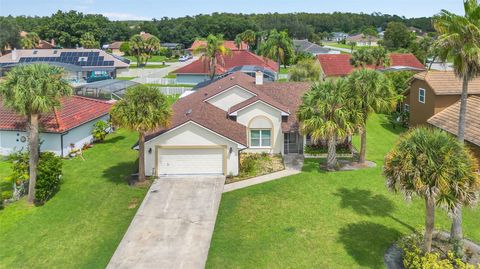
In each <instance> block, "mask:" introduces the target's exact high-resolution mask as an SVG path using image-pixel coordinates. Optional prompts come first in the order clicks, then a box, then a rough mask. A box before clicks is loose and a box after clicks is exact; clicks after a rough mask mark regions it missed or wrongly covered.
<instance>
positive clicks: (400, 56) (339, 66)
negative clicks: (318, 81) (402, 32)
mask: <svg viewBox="0 0 480 269" xmlns="http://www.w3.org/2000/svg"><path fill="white" fill-rule="evenodd" d="M351 58H352V55H351V54H336V55H331V54H320V55H318V56H317V59H318V61H319V62H320V66H321V67H322V77H323V78H328V77H345V76H348V75H349V74H350V73H352V72H353V71H354V70H356V69H358V68H355V67H354V66H353V65H352V64H351V63H350V59H351ZM389 60H390V65H389V66H387V67H384V66H382V67H377V69H379V70H384V71H396V70H406V71H423V70H425V67H424V66H423V64H422V63H421V62H420V61H419V60H418V59H417V57H415V55H413V54H411V53H391V54H389ZM367 68H371V69H374V68H376V67H375V66H367Z"/></svg>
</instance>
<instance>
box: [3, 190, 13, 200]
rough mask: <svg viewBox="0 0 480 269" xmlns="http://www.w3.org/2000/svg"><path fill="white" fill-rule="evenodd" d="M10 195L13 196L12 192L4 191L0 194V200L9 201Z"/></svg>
mask: <svg viewBox="0 0 480 269" xmlns="http://www.w3.org/2000/svg"><path fill="white" fill-rule="evenodd" d="M12 195H13V191H12V190H6V191H2V193H1V194H0V199H1V200H2V201H3V200H6V199H10V198H12Z"/></svg>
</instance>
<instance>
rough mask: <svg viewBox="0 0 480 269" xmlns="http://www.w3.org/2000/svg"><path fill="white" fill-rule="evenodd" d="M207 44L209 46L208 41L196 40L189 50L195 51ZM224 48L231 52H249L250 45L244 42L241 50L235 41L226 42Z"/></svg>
mask: <svg viewBox="0 0 480 269" xmlns="http://www.w3.org/2000/svg"><path fill="white" fill-rule="evenodd" d="M206 44H207V41H205V40H195V41H194V42H193V43H192V46H190V48H188V50H190V51H193V50H195V49H196V48H198V47H200V46H205V45H206ZM223 46H224V47H225V48H227V49H230V50H248V44H247V43H245V42H242V44H241V45H240V48H239V47H237V44H235V41H232V40H225V41H223Z"/></svg>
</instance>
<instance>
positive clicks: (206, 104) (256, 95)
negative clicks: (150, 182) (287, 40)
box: [145, 72, 310, 176]
mask: <svg viewBox="0 0 480 269" xmlns="http://www.w3.org/2000/svg"><path fill="white" fill-rule="evenodd" d="M309 88H310V84H309V83H304V82H287V83H279V82H273V83H267V84H264V83H263V76H262V74H261V73H260V72H258V73H257V75H256V77H255V78H253V77H251V76H249V75H246V74H244V73H241V72H237V73H234V74H231V75H228V76H226V77H225V78H222V79H219V80H216V81H214V82H212V83H210V84H209V85H207V86H205V87H203V88H200V89H198V90H197V91H195V92H193V93H191V94H189V95H187V96H185V97H183V98H181V99H179V100H178V101H177V102H176V103H175V104H174V105H173V108H172V109H173V116H172V119H171V124H170V125H169V126H168V128H165V129H160V130H157V131H154V132H152V133H150V134H148V135H147V136H146V143H145V149H146V150H145V162H146V163H145V166H146V167H145V168H146V169H145V170H146V173H147V175H153V176H157V175H171V174H223V175H225V176H227V175H237V174H238V172H239V154H240V152H256V153H261V152H265V153H269V154H274V153H279V154H287V153H300V154H301V153H303V145H304V140H305V139H304V137H303V136H301V135H300V134H299V123H298V120H297V118H296V111H297V109H298V107H299V105H300V103H301V97H302V96H303V94H304V93H305V92H306V91H308V90H309Z"/></svg>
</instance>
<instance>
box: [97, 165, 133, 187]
mask: <svg viewBox="0 0 480 269" xmlns="http://www.w3.org/2000/svg"><path fill="white" fill-rule="evenodd" d="M137 170H138V159H137V160H136V161H135V162H121V163H117V164H115V165H113V166H110V167H109V168H107V169H105V170H103V176H104V177H105V178H107V179H108V180H110V181H112V182H115V183H121V184H128V181H129V180H130V178H131V176H132V174H133V173H136V172H137Z"/></svg>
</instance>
